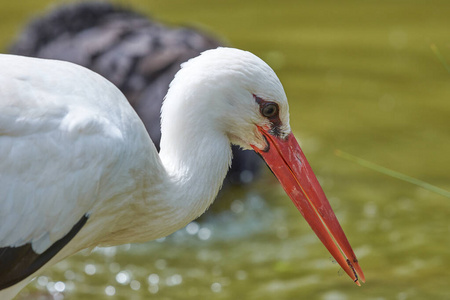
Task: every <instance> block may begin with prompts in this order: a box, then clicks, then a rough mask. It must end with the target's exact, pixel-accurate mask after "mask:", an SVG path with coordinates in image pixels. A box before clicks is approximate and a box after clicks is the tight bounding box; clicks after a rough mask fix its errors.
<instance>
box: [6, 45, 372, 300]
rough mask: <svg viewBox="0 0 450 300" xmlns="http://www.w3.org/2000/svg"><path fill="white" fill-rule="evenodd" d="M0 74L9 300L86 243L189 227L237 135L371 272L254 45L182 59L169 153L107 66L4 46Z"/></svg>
mask: <svg viewBox="0 0 450 300" xmlns="http://www.w3.org/2000/svg"><path fill="white" fill-rule="evenodd" d="M0 70H2V72H1V73H0V157H2V160H0V170H1V176H2V177H1V180H0V298H1V299H9V298H11V297H13V296H14V295H15V294H17V292H18V291H19V290H20V289H21V288H22V287H23V286H24V285H26V283H27V282H28V281H29V280H30V279H31V278H32V277H34V276H36V274H37V273H38V272H40V271H42V270H43V269H44V268H46V267H49V266H51V265H52V264H54V263H56V262H58V261H59V260H61V259H64V258H65V257H67V256H69V255H72V254H74V253H76V252H78V251H79V250H81V249H84V248H92V247H95V246H110V245H118V244H123V243H132V242H142V241H148V240H152V239H156V238H159V237H163V236H166V235H168V234H170V233H172V232H174V231H176V230H177V229H180V228H182V227H184V226H185V225H186V224H187V223H188V222H190V221H192V220H193V219H195V218H196V217H198V216H199V215H200V214H202V213H203V212H204V211H205V210H206V209H207V208H208V206H209V205H210V204H211V203H212V201H213V200H214V198H215V196H216V195H217V193H218V191H219V188H220V186H221V184H222V181H223V179H224V177H225V175H226V172H227V170H228V167H229V165H230V162H231V147H230V143H234V144H238V145H240V146H241V147H243V148H245V149H254V150H255V151H257V152H258V153H259V154H261V155H262V156H263V158H264V159H265V160H266V162H267V163H268V165H269V166H270V167H271V169H272V171H273V172H274V174H275V175H276V176H277V177H278V179H279V180H280V182H281V183H282V185H283V187H284V188H285V190H286V192H287V193H288V194H289V196H290V197H291V198H292V200H293V201H294V204H295V205H296V206H297V207H298V208H299V210H300V211H301V212H302V214H303V215H304V216H305V218H306V219H307V221H308V222H309V223H310V225H311V226H312V227H313V229H314V230H315V232H316V234H317V235H318V236H319V238H320V239H321V240H322V242H323V243H324V244H325V246H326V247H327V248H328V249H329V251H330V252H331V253H332V255H333V256H335V257H336V259H337V261H338V262H339V263H340V264H341V266H342V267H343V268H344V270H346V272H347V273H348V274H349V275H350V276H351V277H352V278H353V279H354V280H358V274H359V277H360V278H361V279H363V275H362V271H361V270H360V268H359V265H358V263H357V260H356V257H355V256H354V254H353V251H352V250H351V247H350V245H349V244H348V241H347V239H346V238H345V235H344V233H343V232H342V229H341V228H340V226H339V224H338V223H337V220H336V218H335V216H334V214H333V212H332V211H331V207H330V206H329V204H328V202H327V200H326V198H325V195H324V194H323V192H322V190H321V189H320V186H319V184H318V182H317V180H316V179H315V177H314V175H313V174H312V171H311V170H310V167H309V165H308V163H307V161H306V159H305V158H304V156H303V153H302V152H301V150H300V148H299V147H298V144H297V143H296V141H295V138H294V137H293V135H292V133H291V132H290V127H289V113H288V104H287V100H286V95H285V93H284V91H283V88H282V85H281V83H280V82H279V80H278V78H277V76H276V75H275V73H274V72H273V71H272V70H271V69H270V67H269V66H268V65H266V64H265V63H264V62H263V61H261V60H260V59H259V58H257V57H256V56H254V55H252V54H251V53H248V52H244V51H241V50H236V49H229V48H219V49H216V50H210V51H206V52H204V53H203V54H202V55H200V56H199V57H197V58H195V59H192V60H190V61H189V62H187V63H185V64H184V67H183V68H182V70H181V71H179V72H178V73H177V75H176V76H175V79H174V80H173V81H172V83H171V88H170V90H169V92H168V94H167V96H166V101H165V103H164V105H163V109H162V128H161V131H162V139H161V150H160V153H159V154H158V152H157V151H156V148H155V146H154V145H153V143H152V142H151V140H150V137H149V136H148V134H147V132H146V130H145V127H144V125H143V123H142V122H141V120H140V119H139V117H138V116H137V115H136V113H135V112H134V110H133V109H132V107H131V106H130V105H129V103H128V101H127V100H126V99H125V97H124V96H123V95H122V93H121V92H120V91H119V90H118V89H117V88H116V87H115V86H114V85H113V84H111V83H110V82H109V81H107V80H106V79H104V78H103V77H101V76H99V75H97V74H96V73H93V72H91V71H88V70H87V69H85V68H83V67H80V66H76V65H73V64H71V63H67V62H61V61H51V60H41V59H33V58H25V57H19V56H12V55H0ZM280 156H281V158H280ZM311 174H312V175H311ZM325 226H326V227H325ZM330 234H331V235H333V238H334V239H335V240H336V242H333V241H332V238H331V236H330ZM338 248H339V249H341V250H339V249H338ZM340 251H342V253H341V252H340ZM349 262H350V263H349ZM355 270H356V271H355Z"/></svg>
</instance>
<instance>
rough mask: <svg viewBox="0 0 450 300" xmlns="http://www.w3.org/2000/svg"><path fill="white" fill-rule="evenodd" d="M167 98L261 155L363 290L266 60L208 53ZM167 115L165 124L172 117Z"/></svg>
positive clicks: (226, 51) (194, 119)
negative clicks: (295, 134)
mask: <svg viewBox="0 0 450 300" xmlns="http://www.w3.org/2000/svg"><path fill="white" fill-rule="evenodd" d="M167 97H170V99H171V101H179V103H172V104H173V105H170V107H177V109H182V110H183V111H184V112H185V113H186V114H191V115H190V116H188V117H187V118H186V120H189V122H190V125H189V126H191V125H192V123H196V126H198V127H200V128H204V130H205V131H207V130H209V129H211V128H213V129H214V132H219V133H221V134H224V135H226V136H227V137H228V139H229V140H230V142H231V143H233V144H237V145H239V146H241V147H242V148H244V149H253V150H254V151H256V152H257V153H258V154H259V155H260V156H261V157H262V158H263V159H264V160H265V162H266V163H267V165H268V166H269V168H270V169H271V170H272V172H273V173H274V174H275V176H276V177H277V178H278V180H279V181H280V183H281V185H282V186H283V188H284V190H285V191H286V193H287V194H288V195H289V197H290V198H291V199H292V201H293V203H294V204H295V206H296V207H297V208H298V210H299V211H300V212H301V214H302V215H303V216H304V218H305V219H306V221H307V222H308V223H309V225H310V226H311V227H312V229H313V230H314V232H315V233H316V234H317V236H318V237H319V239H320V240H321V241H322V243H323V244H324V245H325V247H326V248H327V249H328V251H330V253H331V254H332V255H333V256H334V258H335V259H336V261H337V262H338V263H339V264H340V265H341V267H342V268H343V269H344V270H345V271H346V273H347V274H348V275H349V276H350V277H351V278H352V279H353V280H354V281H355V282H356V283H357V284H358V285H359V284H360V283H359V280H361V281H363V282H364V280H365V279H364V275H363V272H362V270H361V268H360V266H359V264H358V260H357V259H356V256H355V254H354V252H353V250H352V248H351V246H350V244H349V242H348V240H347V238H346V236H345V234H344V232H343V230H342V228H341V226H340V225H339V222H338V221H337V218H336V216H335V214H334V213H333V211H332V209H331V206H330V204H329V202H328V200H327V198H326V196H325V194H324V192H323V190H322V188H321V186H320V184H319V182H318V181H317V179H316V176H315V175H314V173H313V171H312V169H311V167H310V165H309V163H308V161H307V160H306V158H305V156H304V154H303V152H302V150H301V149H300V146H299V145H298V143H297V141H296V139H295V137H294V135H293V134H292V132H291V128H290V126H289V107H288V102H287V97H286V94H285V92H284V89H283V86H282V84H281V83H280V81H279V79H278V77H277V75H276V74H275V72H274V71H273V70H272V69H271V68H270V67H269V66H268V65H267V64H266V63H265V62H264V61H262V60H261V59H260V58H258V57H257V56H255V55H253V54H251V53H250V52H246V51H242V50H238V49H231V48H218V49H214V50H208V51H205V52H203V53H202V54H201V55H200V56H198V57H196V58H193V59H191V60H189V61H188V62H186V63H184V64H183V65H182V69H181V70H180V71H179V72H178V73H177V75H176V76H175V79H174V80H173V81H172V83H171V88H170V89H169V92H168V95H167ZM192 107H195V110H194V109H191V108H192ZM164 110H166V107H165V106H163V119H164V116H165V115H168V114H170V112H166V113H164ZM167 110H168V111H169V110H170V108H167ZM199 115H201V116H202V117H201V118H200V117H199ZM170 118H173V116H171V117H170ZM163 123H164V122H163ZM165 126H170V125H165ZM186 126H187V127H188V125H186Z"/></svg>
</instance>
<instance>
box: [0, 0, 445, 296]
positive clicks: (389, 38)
mask: <svg viewBox="0 0 450 300" xmlns="http://www.w3.org/2000/svg"><path fill="white" fill-rule="evenodd" d="M59 3H61V2H59ZM127 3H128V4H127V5H130V6H132V7H134V8H136V9H137V10H139V11H141V12H142V13H144V14H147V15H149V16H152V17H154V18H155V19H157V20H159V21H162V22H166V23H169V24H173V25H189V26H193V27H197V28H201V29H203V30H206V31H208V32H211V33H214V34H216V35H217V36H218V37H219V38H221V39H222V40H223V41H224V42H226V43H228V44H229V45H231V46H234V47H237V48H241V49H246V50H249V51H251V52H253V53H255V54H256V55H258V56H260V57H261V58H263V59H264V60H265V61H266V62H268V63H269V64H270V65H271V66H272V67H273V68H274V70H275V71H276V72H277V74H278V75H279V77H280V79H281V81H282V83H283V85H284V87H285V90H286V93H287V95H288V98H289V101H290V110H291V126H292V129H293V131H294V133H295V135H296V136H297V139H298V140H299V142H300V143H301V145H302V147H303V150H304V152H305V154H306V156H307V158H308V160H309V162H310V164H311V166H312V167H313V169H314V171H315V173H316V175H317V177H318V178H319V180H320V182H321V184H322V186H323V188H324V190H325V193H326V194H327V196H328V198H329V200H330V203H331V205H332V206H333V209H334V211H335V213H336V215H337V217H338V219H339V221H340V223H341V225H342V227H343V229H344V231H345V233H346V235H347V237H348V238H349V240H350V243H351V244H352V246H353V248H354V250H355V252H356V255H357V256H358V258H359V259H360V264H361V267H362V268H363V270H364V273H365V275H366V279H367V283H366V284H364V285H363V286H362V287H357V286H356V285H355V284H354V283H352V281H351V280H350V279H349V278H348V277H347V276H346V275H345V274H344V272H342V270H340V268H339V265H338V264H336V263H334V262H333V260H332V259H331V258H330V255H329V253H328V251H327V250H326V249H325V247H323V245H322V244H321V243H320V241H319V240H318V238H317V237H316V236H315V235H314V233H313V232H312V230H311V229H310V228H309V227H308V225H307V223H306V222H305V221H304V220H303V218H302V217H301V215H300V213H299V212H298V211H297V210H296V209H295V207H294V206H293V204H292V203H291V201H290V199H289V198H288V197H287V196H286V195H285V193H284V191H283V190H282V188H281V186H280V185H279V184H278V183H277V182H276V179H275V178H273V176H272V174H271V173H270V172H265V173H264V174H262V176H261V177H260V178H259V180H258V181H256V182H255V183H254V184H252V185H250V186H247V187H242V188H235V189H228V190H227V191H225V192H223V193H221V195H220V197H219V199H218V200H217V201H216V203H215V204H214V205H213V206H212V207H211V209H210V211H209V212H208V213H207V214H206V215H205V216H203V217H202V218H201V219H199V220H196V221H195V222H193V223H191V224H189V225H188V226H187V227H186V228H185V229H182V230H180V231H178V232H176V233H174V234H173V235H171V236H169V237H167V238H165V239H161V240H158V241H152V242H148V243H146V244H140V245H123V246H120V247H113V248H99V249H95V250H94V251H93V252H92V253H90V254H89V253H87V252H82V253H80V254H77V255H75V256H73V257H71V258H69V259H67V260H65V261H62V262H60V263H59V264H57V265H56V266H55V267H54V268H52V269H51V270H49V271H48V272H46V273H45V274H43V275H42V276H40V277H39V278H37V279H36V280H34V281H33V282H32V283H31V284H30V285H29V286H28V287H27V288H26V289H25V290H23V291H22V293H21V295H20V296H19V299H85V300H93V299H96V300H97V299H100V300H102V299H277V300H281V299H323V300H347V299H348V300H350V299H373V300H375V299H377V300H381V299H398V300H404V299H450V287H449V283H450V270H449V268H450V251H449V248H450V234H449V233H450V221H449V219H450V218H449V216H450V199H449V198H446V197H444V196H442V195H438V194H435V193H433V192H431V191H429V190H426V189H423V188H421V187H418V186H416V185H412V184H410V183H407V182H403V181H400V180H398V179H396V178H392V177H389V176H386V175H384V174H380V173H378V172H375V171H373V170H371V169H367V168H364V167H362V166H360V165H358V164H355V163H353V162H351V161H348V160H344V159H342V158H341V157H338V156H336V155H335V151H336V150H337V149H340V150H342V151H344V152H346V153H350V154H352V155H355V156H357V157H360V158H363V159H365V160H368V161H370V162H373V163H376V164H377V165H381V166H384V167H387V168H389V169H391V170H395V171H397V172H401V173H403V174H407V175H408V176H410V177H413V178H417V179H420V180H423V181H425V182H428V183H430V184H433V185H435V186H438V187H440V188H442V189H444V190H447V191H449V190H450V155H449V154H450V73H449V72H448V71H447V70H446V67H445V65H444V64H443V60H442V59H444V61H445V60H446V61H447V62H448V61H450V35H449V31H450V17H449V12H450V2H448V1H385V0H383V1H368V0H366V1H320V2H319V1H316V2H314V1H283V2H282V1H205V0H203V1H198V0H195V1H181V0H175V1H162V0H159V1H154V0H151V1H144V0H142V1H137V0H134V1H128V2H127ZM51 5H52V2H51V1H42V0H40V1H3V2H2V3H1V4H0V16H1V17H0V47H1V49H2V50H3V51H6V49H7V45H8V44H9V43H11V42H12V40H13V37H14V35H15V34H17V33H18V31H19V30H20V28H21V27H22V26H23V25H24V24H25V22H26V21H27V20H29V18H31V17H32V16H34V15H35V14H37V13H43V12H44V11H45V10H46V9H47V8H48V7H49V6H51ZM53 5H54V4H53ZM433 45H434V46H433ZM433 48H437V49H438V50H439V52H438V53H440V55H441V57H438V56H437V55H436V53H437V52H436V51H435V50H433Z"/></svg>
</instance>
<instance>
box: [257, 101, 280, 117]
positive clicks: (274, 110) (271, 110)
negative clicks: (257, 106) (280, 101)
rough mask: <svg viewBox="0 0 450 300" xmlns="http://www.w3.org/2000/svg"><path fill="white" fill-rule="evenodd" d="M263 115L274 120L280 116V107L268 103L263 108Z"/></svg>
mask: <svg viewBox="0 0 450 300" xmlns="http://www.w3.org/2000/svg"><path fill="white" fill-rule="evenodd" d="M261 113H262V115H263V116H264V117H266V118H272V117H274V116H276V115H277V114H278V105H276V104H275V103H267V104H266V105H264V107H262V108H261Z"/></svg>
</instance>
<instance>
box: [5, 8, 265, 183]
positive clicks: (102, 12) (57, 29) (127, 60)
mask: <svg viewBox="0 0 450 300" xmlns="http://www.w3.org/2000/svg"><path fill="white" fill-rule="evenodd" d="M221 45H222V43H221V42H219V41H218V40H217V39H216V38H214V37H212V36H209V35H208V34H205V33H203V32H200V31H198V30H195V29H192V28H188V27H168V26H166V25H163V24H161V23H158V22H155V21H153V20H151V19H149V18H148V17H147V16H144V15H142V14H140V13H137V12H135V11H132V10H131V9H128V8H124V7H120V6H117V5H114V4H111V3H107V2H88V3H76V4H70V5H66V6H61V7H58V8H56V9H54V10H53V11H50V12H49V13H48V14H46V15H43V16H41V17H39V18H37V19H35V20H33V21H32V22H30V23H29V24H28V25H27V26H26V27H25V29H24V30H23V31H22V33H21V34H20V35H19V36H18V37H17V40H16V42H15V43H14V44H13V45H12V46H11V47H10V53H12V54H17V55H24V56H31V57H40V58H51V59H58V60H65V61H70V62H73V63H76V64H79V65H82V66H84V67H87V68H89V69H91V70H93V71H94V72H96V73H99V74H101V75H102V76H104V77H105V78H107V79H108V80H109V81H111V82H113V83H114V84H115V85H116V86H117V87H118V88H119V89H120V90H121V91H122V93H124V95H125V96H126V97H127V99H128V101H129V102H130V103H131V105H132V106H133V108H134V109H135V110H136V112H137V114H138V115H139V117H140V118H141V120H142V121H143V123H144V125H145V127H146V129H147V131H148V132H149V134H150V137H151V138H152V140H153V142H154V143H155V145H156V147H157V148H158V150H159V141H160V138H161V132H160V130H159V128H160V126H159V122H160V110H161V104H162V101H163V99H164V96H165V95H166V93H167V90H168V87H169V83H170V82H171V80H172V79H173V77H174V75H175V73H176V72H177V71H178V70H179V69H180V64H181V63H183V62H185V61H187V60H188V59H190V58H193V57H195V56H197V55H199V54H200V53H201V52H203V51H205V50H208V49H213V48H217V47H218V46H221ZM259 169H260V159H259V157H257V155H255V153H254V152H253V151H241V150H240V149H238V148H237V147H236V146H233V162H232V167H231V169H230V171H229V173H228V175H227V181H228V182H229V183H234V184H244V183H249V182H251V181H252V180H253V179H254V177H255V176H256V175H257V174H258V171H259Z"/></svg>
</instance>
